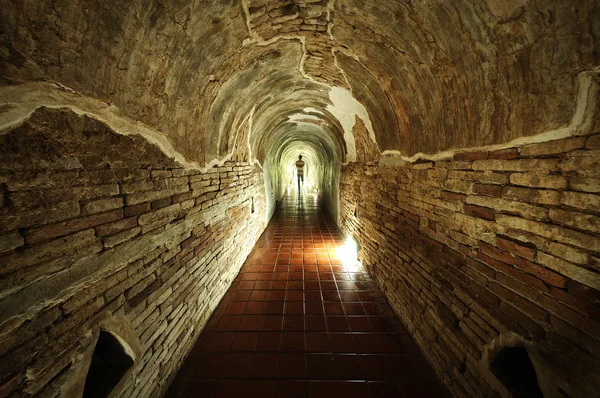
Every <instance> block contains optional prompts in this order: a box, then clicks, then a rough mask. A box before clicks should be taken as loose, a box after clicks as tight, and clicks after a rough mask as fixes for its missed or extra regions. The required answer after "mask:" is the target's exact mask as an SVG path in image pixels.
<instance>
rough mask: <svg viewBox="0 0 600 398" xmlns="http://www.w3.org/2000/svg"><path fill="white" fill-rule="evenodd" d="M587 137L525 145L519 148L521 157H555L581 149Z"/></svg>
mask: <svg viewBox="0 0 600 398" xmlns="http://www.w3.org/2000/svg"><path fill="white" fill-rule="evenodd" d="M586 139H587V137H572V138H565V139H560V140H554V141H548V142H542V143H539V144H530V145H525V146H524V147H523V148H521V156H524V157H537V156H544V155H556V154H559V153H564V152H570V151H572V150H575V149H580V148H583V147H584V145H585V141H586Z"/></svg>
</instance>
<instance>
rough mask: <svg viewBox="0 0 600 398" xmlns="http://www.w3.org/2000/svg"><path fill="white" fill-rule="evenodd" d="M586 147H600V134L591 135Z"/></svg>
mask: <svg viewBox="0 0 600 398" xmlns="http://www.w3.org/2000/svg"><path fill="white" fill-rule="evenodd" d="M585 147H586V149H600V134H594V135H593V136H591V137H590V138H589V139H588V141H587V144H586V145H585Z"/></svg>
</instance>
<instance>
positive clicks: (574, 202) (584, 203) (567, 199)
mask: <svg viewBox="0 0 600 398" xmlns="http://www.w3.org/2000/svg"><path fill="white" fill-rule="evenodd" d="M560 202H561V203H562V204H563V205H567V206H570V207H574V208H577V209H581V210H589V211H593V212H596V213H600V195H596V194H591V193H580V192H563V195H562V198H561V201H560Z"/></svg>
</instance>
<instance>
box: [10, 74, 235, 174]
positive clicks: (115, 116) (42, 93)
mask: <svg viewBox="0 0 600 398" xmlns="http://www.w3.org/2000/svg"><path fill="white" fill-rule="evenodd" d="M0 102H1V103H2V104H1V105H0V134H5V133H6V132H8V131H10V130H11V129H13V128H15V127H17V126H19V125H21V124H23V123H25V121H27V119H29V118H30V117H31V115H32V114H33V112H35V110H36V109H38V108H41V107H46V108H51V109H60V108H68V109H70V110H71V111H73V112H75V113H76V114H78V115H85V116H88V117H90V118H93V119H96V120H98V121H100V122H102V123H104V124H106V125H107V126H109V127H110V128H111V130H113V131H115V132H116V133H118V134H121V135H140V136H142V137H143V138H144V139H146V140H147V141H148V142H150V143H151V144H153V145H155V146H157V147H158V148H159V149H160V150H161V151H162V152H163V153H164V154H165V155H166V156H168V157H169V158H171V159H174V160H175V161H176V162H178V163H179V164H181V165H182V166H183V167H184V168H187V169H195V170H202V171H206V170H208V169H210V168H212V167H213V166H222V165H223V164H224V163H225V162H226V161H228V160H229V159H231V157H232V155H233V151H232V152H231V153H230V154H228V155H227V156H225V157H224V158H222V159H212V160H210V161H208V162H206V163H205V165H204V167H202V166H201V165H200V164H199V163H198V162H194V161H189V160H187V159H186V158H185V156H184V155H183V154H181V153H180V152H179V151H177V149H175V148H174V147H173V145H172V144H171V142H170V141H169V139H168V137H167V136H166V135H165V134H163V133H162V132H160V131H156V130H153V129H151V128H149V127H148V126H146V125H144V124H143V123H141V122H137V121H134V120H131V119H129V118H127V117H125V116H123V115H121V114H120V111H119V108H117V107H116V106H114V105H112V104H110V103H106V102H103V101H100V100H98V99H95V98H91V97H87V96H83V95H81V94H79V93H77V92H75V91H74V90H72V89H70V88H68V87H65V86H63V85H60V84H57V83H28V84H23V85H18V86H5V87H2V88H0Z"/></svg>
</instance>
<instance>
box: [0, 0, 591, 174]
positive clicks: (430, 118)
mask: <svg viewBox="0 0 600 398" xmlns="http://www.w3.org/2000/svg"><path fill="white" fill-rule="evenodd" d="M3 8H4V10H3V12H2V14H1V16H2V18H3V20H1V21H0V26H2V32H1V38H2V40H3V41H4V42H5V43H4V44H5V45H6V48H8V49H9V50H8V52H4V53H2V54H1V55H0V69H2V70H3V73H2V74H1V75H0V79H1V83H2V84H3V85H7V84H11V85H12V84H19V83H26V82H30V81H46V82H56V83H60V84H61V85H62V86H65V87H66V88H67V89H69V90H74V91H75V92H76V93H77V94H78V95H82V96H87V97H92V98H95V99H99V100H101V101H103V102H106V103H109V104H110V105H111V106H112V107H114V109H116V110H117V112H118V113H119V114H121V115H123V116H125V117H128V118H130V119H132V120H136V121H141V122H143V123H144V124H145V125H147V126H149V127H150V128H152V129H154V130H157V131H159V132H161V133H162V134H165V135H166V136H168V138H169V140H170V141H171V143H172V144H173V146H174V147H175V149H176V150H177V151H179V152H180V153H182V154H183V155H184V156H185V157H186V158H187V159H189V160H192V161H196V162H199V163H203V162H209V161H210V160H212V159H215V158H223V157H224V156H226V154H228V153H230V152H231V151H232V150H233V147H234V146H235V143H236V142H237V141H243V140H242V139H241V138H240V136H239V133H240V131H247V133H248V138H249V144H250V149H251V152H252V154H253V156H254V157H256V158H257V159H258V160H259V161H260V162H262V161H264V159H265V157H266V156H267V155H268V154H269V153H270V151H275V152H276V151H277V150H279V149H277V148H273V147H272V145H273V143H279V144H283V143H286V142H291V141H294V140H298V139H300V140H304V141H306V142H307V144H306V145H308V146H309V147H311V148H327V149H323V150H320V151H321V152H319V153H320V156H333V154H336V155H335V156H337V157H338V158H339V160H340V161H342V162H344V161H346V160H352V157H353V155H352V151H353V150H354V148H352V146H353V145H354V144H353V142H352V140H353V138H352V137H351V134H349V133H351V130H352V128H353V127H354V123H355V122H356V120H358V119H361V120H362V122H363V123H364V125H365V126H366V128H367V130H368V132H369V136H370V137H374V138H375V139H376V143H377V147H378V148H379V150H380V151H382V152H383V151H386V150H389V151H399V152H400V153H401V154H403V155H407V156H411V155H414V154H415V153H418V152H424V153H436V152H439V151H442V150H446V149H450V148H463V147H472V146H480V145H487V144H494V143H501V142H506V141H508V140H510V139H513V138H516V137H520V136H524V135H531V134H534V133H538V132H542V131H546V130H549V129H554V128H559V127H563V126H566V125H567V124H569V122H570V120H571V117H572V116H573V114H574V112H575V103H576V94H577V77H578V74H579V73H580V72H582V71H584V70H588V69H591V68H592V67H593V66H594V65H597V64H598V58H599V51H598V42H599V41H598V36H599V35H600V23H599V22H598V21H599V19H598V18H590V16H592V15H600V6H599V3H598V2H595V1H589V0H586V1H578V2H577V4H576V5H574V3H573V2H565V1H560V0H555V1H552V0H546V1H528V0H487V1H481V2H473V1H468V0H457V1H441V0H437V1H433V0H432V1H408V0H406V1H388V0H386V1H384V0H376V1H369V2H364V1H358V0H343V1H333V0H332V1H319V0H294V1H266V0H258V1H256V0H241V1H240V0H220V1H193V2H189V1H177V0H168V1H153V2H148V1H142V0H135V1H127V2H114V1H105V0H102V1H99V0H79V1H67V0H62V1H54V2H50V3H48V2H25V3H24V2H8V3H5V4H3ZM558 94H560V95H558ZM540 110H543V112H540ZM365 119H366V120H365ZM348 130H350V131H348ZM316 132H319V133H318V134H317V133H316ZM315 150H316V149H315ZM315 153H316V152H315ZM347 154H348V155H349V158H347Z"/></svg>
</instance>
